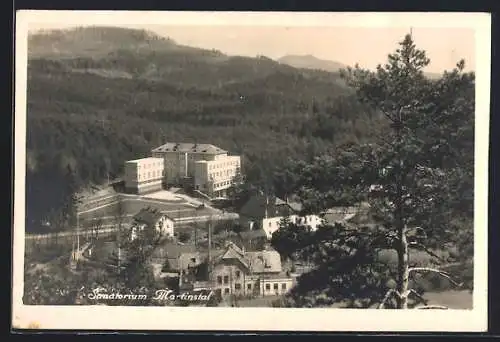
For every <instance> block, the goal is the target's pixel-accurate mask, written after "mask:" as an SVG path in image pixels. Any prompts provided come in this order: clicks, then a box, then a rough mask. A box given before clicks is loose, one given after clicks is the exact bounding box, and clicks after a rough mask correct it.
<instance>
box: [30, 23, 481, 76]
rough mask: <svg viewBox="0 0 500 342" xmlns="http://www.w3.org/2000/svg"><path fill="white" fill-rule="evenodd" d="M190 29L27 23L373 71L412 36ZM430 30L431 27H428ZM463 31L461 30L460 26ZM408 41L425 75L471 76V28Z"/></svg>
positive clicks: (307, 28) (379, 30)
mask: <svg viewBox="0 0 500 342" xmlns="http://www.w3.org/2000/svg"><path fill="white" fill-rule="evenodd" d="M286 24H288V23H285V25H276V24H275V23H273V25H248V24H247V23H243V24H242V25H236V24H234V23H230V24H226V25H204V24H203V23H200V24H197V25H193V24H189V25H182V24H170V25H157V24H156V25H151V24H149V25H148V24H124V23H117V22H113V21H109V22H102V21H100V22H98V23H96V24H90V23H88V22H87V23H82V24H74V23H68V22H55V21H53V22H47V21H45V22H38V23H34V22H31V23H30V24H29V30H30V31H31V32H33V31H36V30H39V29H54V28H69V27H75V26H88V25H99V26H118V27H129V28H143V29H147V30H151V31H153V32H155V33H157V34H159V35H161V36H168V37H170V38H172V39H173V40H175V41H176V42H177V43H178V44H182V45H189V46H194V47H200V48H207V49H217V50H220V51H221V52H223V53H226V54H229V55H243V56H256V55H264V56H268V57H270V58H273V59H277V58H279V57H282V56H284V55H289V54H294V55H313V56H315V57H317V58H320V59H326V60H333V61H337V62H340V63H344V64H347V65H353V64H355V63H359V64H360V66H362V67H365V68H374V67H376V65H377V64H379V63H384V62H386V60H387V54H388V53H391V52H394V50H395V49H396V48H397V47H398V46H397V43H398V42H399V41H401V40H402V38H403V37H404V35H405V34H406V33H409V31H410V25H408V26H403V25H399V26H394V25H387V26H386V27H383V26H380V25H379V26H377V27H362V26H353V25H350V26H331V25H298V26H295V25H293V24H288V25H286ZM429 26H431V25H429ZM464 26H465V25H464ZM411 29H412V35H413V38H414V40H415V43H416V45H417V47H418V48H420V49H423V50H426V52H427V56H428V57H429V58H430V59H431V64H430V65H429V66H428V67H427V68H426V71H428V72H438V73H441V72H442V71H444V70H449V69H451V68H453V67H454V66H455V65H456V63H457V62H458V61H459V60H460V59H462V58H463V59H465V62H466V70H475V63H476V55H475V43H476V42H475V30H474V29H473V28H471V27H467V26H465V27H460V26H455V27H425V26H424V27H422V26H419V27H415V26H413V27H412V28H411Z"/></svg>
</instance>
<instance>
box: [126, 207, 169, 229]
mask: <svg viewBox="0 0 500 342" xmlns="http://www.w3.org/2000/svg"><path fill="white" fill-rule="evenodd" d="M163 216H165V217H167V215H165V214H163V213H162V212H160V211H159V210H156V209H153V208H143V209H141V210H140V211H139V212H138V213H137V214H135V216H134V220H135V221H136V222H140V223H145V224H147V225H153V224H155V223H156V222H158V220H159V219H160V218H162V217H163Z"/></svg>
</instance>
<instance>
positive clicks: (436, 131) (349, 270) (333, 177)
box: [297, 35, 474, 309]
mask: <svg viewBox="0 0 500 342" xmlns="http://www.w3.org/2000/svg"><path fill="white" fill-rule="evenodd" d="M399 45H400V46H399V48H398V49H397V50H396V51H395V53H393V54H390V55H389V56H388V62H387V63H386V64H385V65H384V66H381V65H379V66H378V67H377V70H376V71H375V72H372V71H369V70H364V69H361V68H359V67H358V66H356V67H355V68H354V69H352V68H348V69H347V70H346V71H344V72H343V74H342V76H343V77H344V79H345V80H346V82H347V84H348V85H349V86H351V87H352V88H353V89H354V90H355V91H356V95H357V97H358V98H359V99H360V100H362V101H363V102H365V103H367V104H369V105H370V106H372V107H373V108H374V109H376V110H377V112H379V113H380V114H381V115H384V116H385V117H386V118H387V123H388V125H387V128H386V129H385V130H384V131H383V132H382V134H381V136H380V139H379V140H378V141H377V142H375V143H371V144H359V145H355V144H350V145H347V146H343V147H342V148H339V150H338V151H337V152H336V154H335V155H334V156H331V155H330V156H322V157H318V158H316V159H315V161H314V162H313V163H312V164H307V163H304V162H302V163H299V165H300V167H301V168H302V169H303V171H302V174H301V178H302V179H301V184H302V185H303V186H302V188H301V191H300V193H301V196H302V198H303V199H304V202H305V204H306V210H309V211H315V212H318V211H320V210H322V209H325V208H329V207H331V206H333V205H346V204H351V205H352V204H355V203H360V202H368V203H369V205H370V211H371V216H372V218H373V224H370V225H368V224H364V225H360V224H358V225H354V227H351V226H342V225H341V226H340V227H339V226H338V225H337V226H336V227H333V228H335V229H326V230H325V229H320V230H319V231H318V233H317V234H315V235H316V241H315V245H314V246H313V247H314V248H313V249H312V251H311V253H315V256H316V261H317V263H319V264H320V265H322V266H321V267H319V268H318V270H317V271H315V273H312V274H309V275H308V276H305V277H303V279H302V280H301V281H299V287H298V289H299V290H300V288H301V286H300V285H301V284H300V283H302V290H304V291H305V290H307V289H309V290H311V289H312V288H314V287H315V286H314V283H315V282H316V283H321V284H323V285H325V287H326V288H327V290H326V292H323V294H324V295H325V296H326V297H329V296H331V297H335V299H341V298H340V294H339V292H341V291H339V289H340V287H342V286H343V287H344V288H347V289H349V292H348V293H344V294H343V295H344V298H342V299H348V300H351V301H352V300H353V298H358V299H361V300H363V301H364V300H366V301H364V302H363V303H362V304H360V303H359V301H358V302H356V300H354V301H352V305H373V303H374V302H377V301H378V302H379V303H381V304H380V306H381V307H384V305H386V304H389V300H390V299H391V298H394V299H395V301H396V303H395V307H396V308H400V309H406V308H408V307H409V300H410V297H413V298H416V299H417V300H422V301H423V299H422V297H421V294H420V293H417V292H416V291H415V290H414V289H412V288H410V282H411V280H412V279H413V277H414V275H415V274H417V273H426V272H432V273H437V274H439V275H441V276H443V277H446V278H447V279H450V281H451V282H452V283H454V281H453V279H452V277H451V276H450V275H449V274H447V273H446V272H442V271H441V270H440V269H436V268H431V267H419V266H415V265H411V264H410V262H411V258H410V257H411V255H412V254H411V252H410V250H413V249H419V250H421V251H425V252H427V253H430V254H434V256H433V257H436V255H435V253H434V252H433V251H432V250H436V249H439V250H443V249H446V248H448V246H449V245H450V244H452V245H457V244H460V243H463V242H464V241H466V240H467V239H463V236H467V237H468V238H469V242H468V243H465V245H469V246H471V244H472V242H471V241H470V238H471V234H470V232H472V205H473V203H472V189H473V187H472V185H473V183H472V182H473V176H472V173H473V120H474V75H473V74H468V73H463V68H464V62H463V61H460V62H459V63H458V64H457V68H456V69H454V70H453V71H452V72H447V73H444V75H443V77H442V78H441V79H438V80H436V81H433V80H429V79H427V78H426V77H425V76H424V74H423V68H424V67H426V66H427V65H428V64H429V63H430V60H429V59H428V58H427V56H426V54H425V51H423V50H419V49H417V48H416V46H415V44H414V42H413V39H412V37H411V36H410V35H407V36H406V37H405V38H404V40H403V41H402V42H400V44H399ZM331 228H332V227H331ZM467 232H468V233H467ZM321 234H323V235H321ZM461 236H462V241H461V242H460V241H458V239H459V237H461ZM388 249H389V250H393V251H395V253H396V255H397V261H396V267H395V268H394V269H393V268H392V266H391V265H390V264H387V263H384V262H381V261H380V258H379V257H378V252H379V251H383V250H388ZM469 252H470V249H469ZM470 257H471V255H469V258H470ZM334 263H335V265H334ZM325 282H326V283H325ZM392 283H395V286H391V285H388V284H392ZM307 284H309V285H307ZM328 284H329V285H328ZM335 284H339V285H338V286H337V285H335ZM311 286H312V287H311ZM332 288H334V290H332ZM299 290H297V291H299ZM335 290H336V293H335V294H333V292H335ZM326 297H325V298H326ZM322 298H323V297H322ZM355 302H356V304H354V303H355ZM424 303H425V301H424Z"/></svg>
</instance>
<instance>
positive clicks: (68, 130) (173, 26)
mask: <svg viewBox="0 0 500 342" xmlns="http://www.w3.org/2000/svg"><path fill="white" fill-rule="evenodd" d="M490 54H491V53H490V17H489V15H488V14H481V13H474V14H472V13H471V14H468V13H447V14H445V13H270V12H268V13H258V12H252V13H244V12H242V13H239V12H220V13H219V12H125V11H124V12H121V11H108V12H91V11H85V12H83V11H82V12H79V11H20V12H18V13H17V15H16V47H15V61H16V68H15V87H16V88H15V89H16V102H15V177H14V182H15V192H14V195H15V203H14V209H15V218H14V226H13V232H14V246H13V253H14V257H13V259H14V270H13V285H12V288H13V308H12V310H13V314H12V317H13V322H12V325H13V327H14V328H18V329H30V328H31V329H76V330H96V329H98V330H122V329H123V330H130V329H133V330H146V329H148V330H231V331H235V330H238V331H272V330H276V331H390V332H398V331H451V332H460V331H485V329H486V327H487V229H488V222H487V216H488V213H487V199H488V182H487V179H488V133H489V132H488V130H489V115H490V113H489V94H490V89H489V83H490ZM278 317H279V318H278Z"/></svg>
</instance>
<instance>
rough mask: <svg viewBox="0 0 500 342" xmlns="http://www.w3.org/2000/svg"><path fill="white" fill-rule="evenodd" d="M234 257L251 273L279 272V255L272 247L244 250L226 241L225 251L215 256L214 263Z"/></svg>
mask: <svg viewBox="0 0 500 342" xmlns="http://www.w3.org/2000/svg"><path fill="white" fill-rule="evenodd" d="M231 259H233V260H234V259H236V260H238V261H240V262H241V264H243V266H245V267H246V268H247V269H248V270H249V271H250V272H252V273H278V272H281V257H280V255H279V253H278V252H276V251H275V250H274V249H272V248H268V249H266V250H263V251H255V252H245V251H243V250H242V249H241V248H239V247H238V246H236V245H235V244H234V243H230V242H228V243H227V245H226V249H225V252H224V253H223V254H222V255H220V256H218V257H215V258H214V259H213V260H214V263H216V264H217V263H219V262H223V261H225V260H231Z"/></svg>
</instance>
